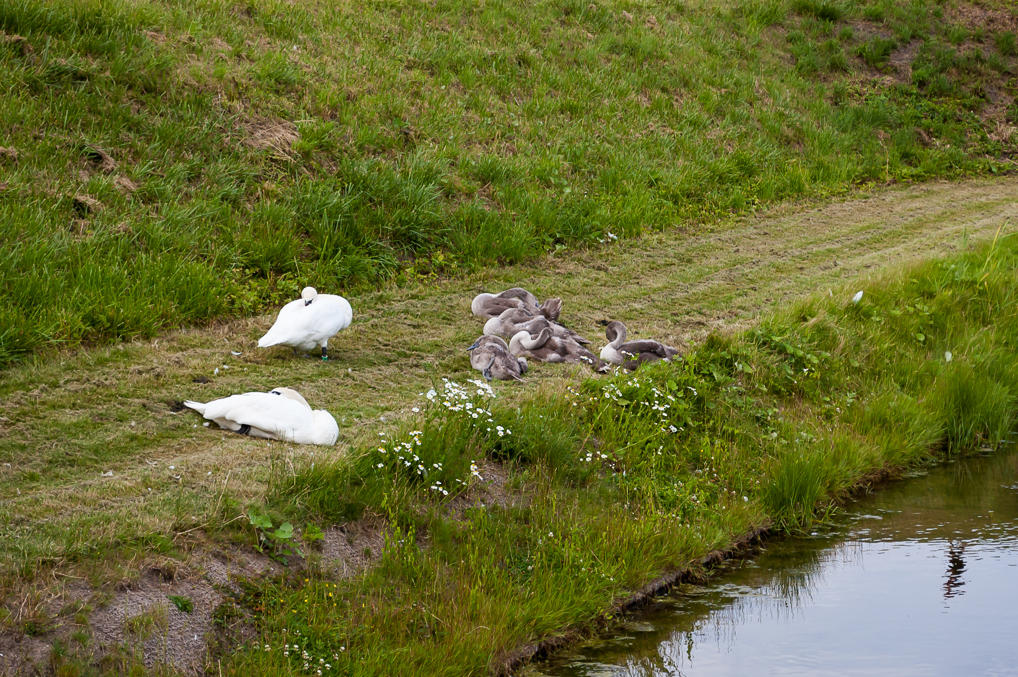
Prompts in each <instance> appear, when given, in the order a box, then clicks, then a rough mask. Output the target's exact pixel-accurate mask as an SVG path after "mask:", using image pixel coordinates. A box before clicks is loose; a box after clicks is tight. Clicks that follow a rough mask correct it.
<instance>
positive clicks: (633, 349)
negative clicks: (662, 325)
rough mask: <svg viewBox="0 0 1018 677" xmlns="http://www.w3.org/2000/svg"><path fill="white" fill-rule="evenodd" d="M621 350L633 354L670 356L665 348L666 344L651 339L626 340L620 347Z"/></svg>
mask: <svg viewBox="0 0 1018 677" xmlns="http://www.w3.org/2000/svg"><path fill="white" fill-rule="evenodd" d="M619 350H620V351H621V352H622V353H630V354H632V355H639V354H641V353H650V354H652V355H657V356H658V357H662V358H664V357H668V351H667V350H666V349H665V346H664V344H662V343H660V342H658V341H651V340H649V339H646V340H642V341H626V342H625V343H623V344H622V345H621V346H620V347H619Z"/></svg>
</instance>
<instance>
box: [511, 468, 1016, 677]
mask: <svg viewBox="0 0 1018 677" xmlns="http://www.w3.org/2000/svg"><path fill="white" fill-rule="evenodd" d="M525 674H529V675H557V676H565V675H570V676H580V675H584V676H592V675H613V676H623V675H625V676H629V675H634V676H635V675H685V676H687V677H699V676H700V675H708V676H714V675H871V676H872V675H881V676H882V675H951V676H955V675H1018V453H1015V450H1013V449H1012V450H1011V451H1010V452H1007V453H1002V454H997V455H994V456H990V457H983V458H975V459H970V460H966V461H963V462H959V463H954V464H951V465H947V466H944V467H941V468H937V469H935V470H933V471H931V472H930V473H929V474H928V475H926V476H923V477H921V478H917V479H912V480H908V481H904V482H899V483H895V484H893V485H890V486H887V487H884V488H882V489H881V490H880V491H879V492H878V493H877V494H875V495H873V496H871V497H868V498H866V499H864V500H861V501H859V502H857V503H855V504H853V505H851V506H849V508H848V509H847V510H846V511H845V512H844V513H843V514H842V515H841V517H840V518H839V519H838V520H837V522H836V523H835V524H833V525H831V526H830V527H828V528H825V530H824V531H823V532H819V533H814V534H812V535H811V536H810V537H808V538H797V539H788V540H782V541H780V542H774V543H771V544H769V545H768V547H767V548H766V549H765V550H764V551H762V552H761V553H759V554H758V555H757V556H756V557H754V558H753V559H751V560H745V561H741V562H734V563H730V564H729V565H728V566H727V567H726V571H725V572H724V573H723V574H722V575H720V576H718V577H717V578H715V579H714V581H712V582H711V584H709V585H706V586H693V585H687V586H681V587H679V588H678V589H676V590H675V591H673V592H672V593H671V594H670V595H668V596H667V597H665V598H663V599H662V600H661V601H660V602H659V603H658V604H655V605H654V606H653V607H652V608H651V609H648V610H647V611H646V612H644V613H641V614H640V615H639V616H637V617H635V618H633V619H632V621H631V622H630V623H628V624H627V625H626V626H624V628H623V631H622V633H621V634H619V635H618V636H616V637H613V638H610V639H602V640H598V641H592V642H588V643H586V644H584V645H582V646H579V647H576V648H575V649H573V650H572V651H571V652H569V653H568V654H564V655H561V656H558V657H556V658H554V659H552V660H550V661H548V662H545V663H543V664H540V665H537V666H534V667H532V668H529V669H528V670H526V671H525Z"/></svg>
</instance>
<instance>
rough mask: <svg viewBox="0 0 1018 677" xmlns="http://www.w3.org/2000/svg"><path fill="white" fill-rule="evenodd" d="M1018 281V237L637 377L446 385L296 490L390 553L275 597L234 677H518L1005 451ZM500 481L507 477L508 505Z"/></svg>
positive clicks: (300, 507) (815, 305)
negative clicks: (950, 470) (885, 490)
mask: <svg viewBox="0 0 1018 677" xmlns="http://www.w3.org/2000/svg"><path fill="white" fill-rule="evenodd" d="M1016 271H1018V237H1016V236H1014V235H1009V236H1005V237H1002V238H998V239H996V240H994V241H993V242H992V243H991V244H988V245H986V246H983V247H980V248H978V249H977V250H975V251H972V252H967V253H964V254H960V255H955V256H953V257H951V258H947V259H942V260H936V261H932V262H929V263H926V264H924V265H922V266H919V267H916V268H913V269H910V270H908V271H906V272H905V273H903V274H900V275H898V276H896V277H893V278H885V279H881V280H876V281H873V282H871V283H868V284H865V285H864V286H863V291H864V294H863V297H862V299H861V301H859V302H858V303H853V302H852V301H851V300H850V299H851V296H852V290H844V289H843V290H840V291H839V292H838V293H837V294H831V295H827V294H825V295H822V296H818V297H815V298H813V299H812V300H810V301H808V302H805V303H801V304H799V305H797V306H796V307H794V308H792V309H791V310H789V311H787V312H785V313H782V314H780V315H777V316H774V317H771V318H769V319H765V320H764V321H763V322H761V323H759V324H758V326H756V327H755V328H753V329H752V330H750V331H747V332H746V333H744V334H742V335H739V336H736V337H733V338H724V337H719V336H711V337H710V338H708V339H707V340H706V341H704V342H703V343H702V344H701V345H699V346H697V347H695V348H694V349H692V350H690V351H688V352H686V353H685V354H684V355H683V356H682V358H681V359H678V360H676V361H674V362H673V363H670V364H668V363H659V364H657V365H653V366H651V367H645V368H643V369H641V370H640V371H639V372H636V373H635V374H633V375H628V374H626V375H616V376H615V377H613V378H611V379H608V380H604V379H590V380H588V381H586V382H584V383H582V384H581V385H579V386H578V387H569V388H568V389H567V390H566V391H565V392H561V391H552V390H548V389H546V390H544V391H542V392H540V393H536V394H533V395H530V396H528V397H525V398H522V399H520V400H518V401H516V402H515V403H506V404H502V403H500V401H499V400H498V398H493V397H492V396H491V393H489V392H488V391H487V389H486V388H485V387H483V385H482V384H470V385H465V386H460V385H457V384H450V383H443V384H442V386H441V387H440V388H437V389H436V391H435V392H434V393H432V394H430V396H429V397H428V398H426V399H427V400H428V401H429V402H428V403H426V404H424V405H423V406H424V409H423V411H422V412H421V413H420V414H419V415H418V417H416V418H415V419H412V420H410V421H407V422H406V423H405V426H404V427H403V428H402V429H401V430H402V432H400V433H398V434H396V435H390V436H382V437H383V438H384V439H383V441H382V442H381V443H380V444H378V445H372V446H365V447H362V448H360V449H359V450H354V451H352V452H351V454H349V455H348V456H347V457H345V458H342V459H335V460H331V461H329V460H325V461H322V460H321V459H319V460H316V462H315V463H314V464H308V465H305V466H304V467H303V468H297V469H295V470H294V469H287V470H286V471H284V472H278V473H276V475H275V476H274V479H273V481H272V490H271V492H270V495H269V504H270V508H271V509H272V510H274V511H277V512H278V513H279V514H280V515H285V516H288V517H289V518H292V519H294V520H295V521H296V522H298V523H300V522H302V521H304V520H314V521H315V522H316V523H329V522H334V521H342V520H346V519H349V518H351V517H356V516H357V515H359V514H361V513H363V512H372V513H376V514H380V515H384V516H385V517H386V518H387V523H388V525H389V527H388V529H389V531H388V533H387V536H386V539H387V540H386V543H387V545H386V549H385V552H384V555H383V556H382V558H381V560H380V561H379V562H378V564H377V565H376V566H374V567H373V568H371V569H369V570H368V571H367V572H366V573H364V574H362V575H358V576H355V577H353V578H349V579H341V580H335V579H333V578H332V577H330V576H329V575H328V574H327V573H326V572H325V570H321V571H318V570H317V569H316V568H315V566H314V565H313V564H312V567H311V569H310V571H309V573H307V574H305V577H304V578H300V579H287V578H285V577H283V578H275V579H266V580H262V581H259V582H256V583H254V584H253V585H252V587H251V588H250V589H249V590H248V591H247V593H246V594H245V596H244V598H243V600H242V603H244V604H246V605H247V606H248V608H249V609H252V610H254V611H255V612H256V615H255V618H256V620H257V627H258V631H259V637H258V639H257V641H255V642H253V646H249V647H248V648H246V649H244V650H242V651H238V652H236V653H233V654H231V655H229V656H224V657H223V671H224V674H244V673H248V674H249V673H251V672H252V671H255V672H258V671H261V672H273V673H280V674H298V673H300V672H301V671H302V665H303V663H304V661H309V662H310V663H311V664H315V663H318V661H319V659H322V661H324V662H328V663H329V664H330V665H331V666H332V668H331V669H332V670H335V671H336V672H338V673H342V674H346V673H349V674H354V675H360V674H365V675H367V674H385V673H390V672H395V671H399V672H401V673H405V674H429V675H431V674H437V675H441V674H448V675H453V674H484V673H487V672H490V671H492V670H498V669H500V666H501V665H502V663H501V660H502V658H503V657H504V656H505V655H506V653H507V652H508V651H510V650H511V649H513V648H514V647H517V646H520V645H522V644H525V643H528V642H532V641H535V640H539V639H542V638H546V637H549V636H552V635H555V634H556V633H560V632H562V631H563V630H564V629H566V628H576V627H581V628H582V627H590V624H591V623H592V622H593V621H595V620H597V622H599V623H603V622H610V619H611V616H612V613H613V612H612V609H613V608H614V607H613V604H614V603H615V601H616V600H618V599H619V598H623V597H626V596H627V595H629V594H630V593H631V592H632V591H633V590H636V589H638V588H640V587H641V586H642V585H643V584H644V583H646V582H647V581H648V580H651V579H653V578H655V577H656V576H658V575H660V574H662V573H664V572H667V571H669V570H674V569H677V568H678V569H681V568H685V567H689V566H692V565H695V562H696V561H697V560H698V559H699V558H700V557H702V556H703V555H705V554H706V553H707V552H709V551H711V550H713V549H716V548H720V547H724V546H726V545H727V544H729V543H731V542H732V541H733V540H735V539H736V538H737V537H738V536H740V535H741V534H744V533H746V532H748V531H750V530H751V529H753V528H754V527H757V526H760V525H766V524H770V525H771V526H772V527H773V528H775V529H776V530H778V531H779V532H780V531H786V532H794V531H797V530H800V529H804V528H808V527H809V526H810V525H811V524H812V523H814V521H815V520H818V519H823V517H824V515H826V514H827V513H828V512H829V511H831V510H835V509H837V505H838V503H839V502H840V501H841V500H843V499H844V498H845V497H847V496H848V495H849V494H850V493H851V492H852V491H855V490H858V489H859V488H861V487H864V486H867V485H869V484H871V483H873V482H874V481H877V480H879V479H881V478H885V477H891V476H895V475H897V474H899V473H901V472H903V471H904V470H906V469H907V468H910V467H914V466H917V465H923V464H929V463H932V462H935V461H936V460H938V459H943V458H945V457H953V456H957V455H959V454H965V453H972V452H974V451H978V450H981V449H986V448H993V447H995V446H996V445H998V444H1000V443H1001V442H1002V440H1003V439H1004V438H1005V437H1006V435H1007V434H1008V431H1009V430H1012V429H1013V427H1014V424H1015V422H1016V421H1018V357H1016V355H1018V350H1016V348H1018V284H1016V282H1018V273H1016ZM468 405H469V406H468ZM475 413H477V414H478V415H477V416H476V417H474V414H475ZM499 426H501V427H499ZM418 441H419V443H418ZM474 464H480V465H474ZM485 464H487V467H492V466H491V464H498V465H499V466H500V467H503V468H504V469H505V470H506V471H507V472H508V478H507V479H506V481H505V483H504V487H503V494H502V496H501V497H500V498H498V499H497V500H493V499H492V497H491V496H490V495H488V494H486V493H485V490H483V486H484V483H483V482H482V481H480V480H478V479H476V478H475V477H474V475H473V474H472V472H471V470H472V468H484V467H486V466H485ZM482 472H483V470H482ZM446 488H447V489H448V494H447V493H446V492H445V491H444V489H446ZM457 496H463V497H467V498H468V499H471V500H466V501H464V500H463V499H461V498H457ZM293 643H297V644H299V646H300V651H296V650H290V652H289V655H287V654H286V651H288V649H287V648H286V645H292V644H293ZM301 652H305V653H306V654H307V656H306V657H305V656H303V655H302V653H301Z"/></svg>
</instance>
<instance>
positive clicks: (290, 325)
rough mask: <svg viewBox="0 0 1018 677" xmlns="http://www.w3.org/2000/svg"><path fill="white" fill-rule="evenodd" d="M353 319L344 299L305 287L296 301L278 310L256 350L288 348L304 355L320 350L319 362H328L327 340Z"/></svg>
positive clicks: (351, 310) (348, 305) (350, 309)
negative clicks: (275, 347)
mask: <svg viewBox="0 0 1018 677" xmlns="http://www.w3.org/2000/svg"><path fill="white" fill-rule="evenodd" d="M352 319H353V309H352V308H350V303H349V302H348V301H347V300H346V299H345V298H343V297H342V296H337V295H335V294H319V293H318V292H317V291H316V290H315V288H314V287H304V290H303V291H302V292H301V293H300V298H299V299H297V300H296V301H290V302H289V303H287V304H286V305H285V306H283V307H282V308H281V309H280V311H279V315H278V316H277V317H276V322H275V324H273V325H272V328H271V329H269V331H268V332H267V333H266V334H265V336H263V337H261V338H260V339H258V347H259V348H268V347H269V346H290V347H291V348H293V349H295V350H302V351H304V352H310V351H312V350H314V349H315V348H316V347H319V348H321V349H322V359H323V360H327V359H329V353H328V343H329V339H330V338H332V337H333V336H334V335H335V334H336V332H338V331H340V330H341V329H346V328H347V327H349V326H350V321H351V320H352Z"/></svg>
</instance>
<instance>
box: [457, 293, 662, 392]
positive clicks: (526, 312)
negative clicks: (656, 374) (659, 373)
mask: <svg viewBox="0 0 1018 677" xmlns="http://www.w3.org/2000/svg"><path fill="white" fill-rule="evenodd" d="M470 311H471V312H472V313H473V314H474V315H477V316H478V317H482V318H485V319H486V320H487V321H486V322H485V323H484V330H483V334H482V335H481V336H480V338H478V339H477V340H476V341H474V343H473V344H472V345H471V346H470V347H469V348H467V350H468V351H469V352H470V366H472V367H473V368H474V369H477V370H479V371H480V372H481V374H482V375H483V376H484V378H486V379H488V380H491V379H499V380H510V379H515V380H520V379H521V377H522V376H523V374H525V373H526V371H527V368H528V362H527V360H528V359H529V360H534V361H537V362H571V363H583V364H587V365H590V367H592V368H593V369H594V370H595V371H599V372H603V371H607V370H608V369H609V368H610V367H611V366H612V365H618V366H621V367H623V368H624V369H628V370H632V369H635V368H636V367H638V366H640V365H641V364H644V363H646V362H655V361H657V360H667V359H668V358H670V357H672V356H673V355H675V354H676V353H677V352H678V351H677V350H676V349H675V348H672V347H671V346H667V345H665V344H663V343H661V342H660V341H653V340H649V339H644V340H639V341H626V325H624V324H622V323H621V322H619V321H618V320H613V321H611V322H609V323H608V325H607V327H605V337H606V338H607V339H608V343H607V345H605V346H604V348H602V349H601V354H600V357H597V356H595V355H594V353H592V352H591V351H590V350H589V349H588V348H587V347H586V346H588V345H590V341H588V340H587V339H585V338H583V337H582V336H580V335H579V334H578V333H576V332H575V331H573V330H572V329H569V328H568V327H566V326H565V325H563V324H561V323H560V322H559V315H560V313H561V312H562V299H559V298H550V299H547V300H546V301H545V302H544V303H540V302H539V301H538V299H537V297H536V296H534V295H533V294H531V293H530V292H529V291H527V290H526V289H523V288H521V287H513V288H512V289H507V290H505V291H503V292H499V293H498V294H488V293H484V294H478V295H477V296H475V297H474V300H473V302H472V303H471V304H470ZM504 337H508V338H509V342H508V343H506V340H505V338H504Z"/></svg>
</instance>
